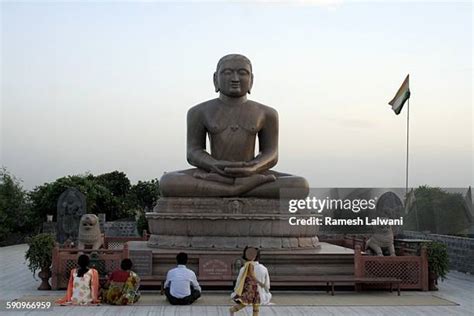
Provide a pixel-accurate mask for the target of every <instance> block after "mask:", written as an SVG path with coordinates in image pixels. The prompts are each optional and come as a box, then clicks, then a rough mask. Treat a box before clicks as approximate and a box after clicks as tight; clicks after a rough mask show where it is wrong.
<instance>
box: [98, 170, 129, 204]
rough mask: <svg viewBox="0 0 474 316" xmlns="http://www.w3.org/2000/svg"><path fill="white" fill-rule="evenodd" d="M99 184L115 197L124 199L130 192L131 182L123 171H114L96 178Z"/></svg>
mask: <svg viewBox="0 0 474 316" xmlns="http://www.w3.org/2000/svg"><path fill="white" fill-rule="evenodd" d="M95 180H96V181H97V183H99V184H101V185H103V186H104V187H106V188H107V189H108V190H109V191H110V192H111V193H112V195H113V196H115V197H122V198H124V197H125V196H126V195H127V193H128V192H129V191H130V187H131V184H130V180H129V179H128V178H127V175H126V174H125V173H123V172H121V171H112V172H109V173H104V174H101V175H98V176H96V177H95Z"/></svg>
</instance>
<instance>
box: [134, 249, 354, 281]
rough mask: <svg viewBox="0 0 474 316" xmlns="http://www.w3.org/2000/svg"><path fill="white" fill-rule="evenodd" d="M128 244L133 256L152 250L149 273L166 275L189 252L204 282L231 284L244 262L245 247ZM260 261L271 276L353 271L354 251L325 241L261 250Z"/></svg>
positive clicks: (189, 263) (333, 273)
mask: <svg viewBox="0 0 474 316" xmlns="http://www.w3.org/2000/svg"><path fill="white" fill-rule="evenodd" d="M128 245H129V251H130V253H131V254H132V255H131V258H132V260H133V253H143V252H150V255H149V258H150V259H151V260H152V264H151V266H152V269H151V271H149V272H150V273H149V274H148V277H156V278H164V277H166V272H167V271H168V270H169V269H171V268H173V267H175V266H176V255H177V253H178V252H180V251H185V252H186V253H187V254H188V257H189V259H188V264H187V266H188V267H189V268H190V269H192V270H194V271H195V272H196V274H197V276H198V279H199V280H200V281H202V282H203V284H204V285H209V284H210V285H223V286H229V285H231V284H232V282H233V281H235V279H236V278H237V274H238V272H239V269H240V267H241V266H242V265H243V263H244V260H243V259H242V250H196V249H186V248H184V249H157V248H150V247H148V244H147V242H145V241H131V242H129V243H128ZM260 261H261V262H262V263H263V264H264V265H265V266H266V267H267V268H268V271H269V274H270V279H271V278H272V277H288V278H294V279H298V278H301V277H305V276H306V277H307V276H319V275H325V276H330V275H353V274H354V251H353V250H352V249H349V248H344V247H340V246H336V245H332V244H329V243H325V242H320V243H319V247H318V248H316V249H297V250H296V249H295V250H280V251H278V250H262V253H261V260H260ZM143 276H144V278H145V279H146V277H147V276H146V275H143Z"/></svg>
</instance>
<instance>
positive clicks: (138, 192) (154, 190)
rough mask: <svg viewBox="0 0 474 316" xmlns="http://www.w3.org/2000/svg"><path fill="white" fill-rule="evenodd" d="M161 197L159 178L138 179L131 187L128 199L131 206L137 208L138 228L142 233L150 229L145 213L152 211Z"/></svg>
mask: <svg viewBox="0 0 474 316" xmlns="http://www.w3.org/2000/svg"><path fill="white" fill-rule="evenodd" d="M159 198H160V185H159V182H158V179H152V180H150V181H138V183H137V184H135V185H133V186H132V187H131V189H130V194H129V198H128V201H129V203H131V205H130V206H131V208H134V209H136V210H137V217H138V218H137V229H138V231H139V232H140V233H141V232H142V231H143V230H144V229H148V221H147V219H146V216H145V213H146V212H147V211H151V210H152V209H153V207H154V206H155V204H156V201H158V199H159Z"/></svg>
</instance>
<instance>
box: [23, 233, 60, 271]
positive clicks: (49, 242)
mask: <svg viewBox="0 0 474 316" xmlns="http://www.w3.org/2000/svg"><path fill="white" fill-rule="evenodd" d="M27 242H28V245H29V248H28V250H27V251H26V254H25V259H26V260H28V268H29V269H30V270H31V271H32V272H33V276H35V274H36V271H38V270H41V269H43V268H49V267H51V263H52V259H53V248H54V243H55V239H54V236H53V235H50V234H39V235H36V236H34V237H30V238H28V239H27Z"/></svg>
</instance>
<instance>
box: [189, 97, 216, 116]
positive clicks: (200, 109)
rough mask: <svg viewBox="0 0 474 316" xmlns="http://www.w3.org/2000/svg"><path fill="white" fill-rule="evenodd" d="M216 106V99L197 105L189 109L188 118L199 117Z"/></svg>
mask: <svg viewBox="0 0 474 316" xmlns="http://www.w3.org/2000/svg"><path fill="white" fill-rule="evenodd" d="M215 105H216V99H212V100H208V101H204V102H202V103H199V104H197V105H195V106H193V107H191V108H190V109H189V110H188V116H189V115H199V114H201V113H204V112H207V111H209V109H211V108H212V107H214V106H215Z"/></svg>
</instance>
